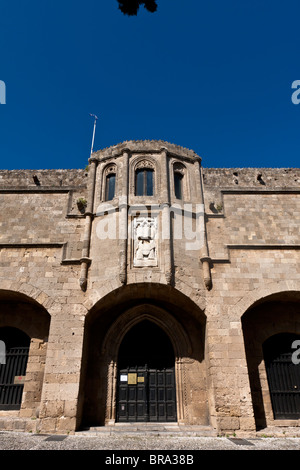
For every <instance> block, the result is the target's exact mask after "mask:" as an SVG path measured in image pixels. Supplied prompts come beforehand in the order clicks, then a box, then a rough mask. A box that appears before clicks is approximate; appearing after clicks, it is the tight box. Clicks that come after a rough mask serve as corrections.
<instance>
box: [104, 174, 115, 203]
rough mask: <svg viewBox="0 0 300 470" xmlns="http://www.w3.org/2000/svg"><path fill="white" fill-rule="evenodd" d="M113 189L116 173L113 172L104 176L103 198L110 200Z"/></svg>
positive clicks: (113, 195)
mask: <svg viewBox="0 0 300 470" xmlns="http://www.w3.org/2000/svg"><path fill="white" fill-rule="evenodd" d="M115 191H116V175H115V173H110V174H108V175H107V176H106V184H105V200H106V201H111V200H112V199H113V198H114V197H115Z"/></svg>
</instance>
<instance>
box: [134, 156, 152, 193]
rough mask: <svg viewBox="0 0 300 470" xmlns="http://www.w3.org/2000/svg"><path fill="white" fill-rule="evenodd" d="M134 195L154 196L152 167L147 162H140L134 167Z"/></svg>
mask: <svg viewBox="0 0 300 470" xmlns="http://www.w3.org/2000/svg"><path fill="white" fill-rule="evenodd" d="M135 195H136V196H153V195H154V167H153V164H152V163H151V162H150V161H148V160H143V161H140V162H139V163H138V164H137V166H136V167H135Z"/></svg>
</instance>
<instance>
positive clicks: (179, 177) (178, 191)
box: [174, 171, 183, 199]
mask: <svg viewBox="0 0 300 470" xmlns="http://www.w3.org/2000/svg"><path fill="white" fill-rule="evenodd" d="M182 183H183V174H182V173H179V172H178V171H175V173H174V189H175V197H176V199H182Z"/></svg>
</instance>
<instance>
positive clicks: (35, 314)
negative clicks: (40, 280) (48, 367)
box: [0, 282, 52, 419]
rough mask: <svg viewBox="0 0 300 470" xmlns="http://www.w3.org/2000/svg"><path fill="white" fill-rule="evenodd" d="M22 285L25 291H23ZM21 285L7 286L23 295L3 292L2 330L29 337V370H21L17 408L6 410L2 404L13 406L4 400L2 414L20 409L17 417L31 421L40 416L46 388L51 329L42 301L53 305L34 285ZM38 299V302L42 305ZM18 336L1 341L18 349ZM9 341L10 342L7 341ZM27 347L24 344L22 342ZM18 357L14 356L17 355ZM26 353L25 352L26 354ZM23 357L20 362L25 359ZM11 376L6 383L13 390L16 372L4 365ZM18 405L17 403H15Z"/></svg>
mask: <svg viewBox="0 0 300 470" xmlns="http://www.w3.org/2000/svg"><path fill="white" fill-rule="evenodd" d="M22 286H23V288H22ZM22 286H21V285H18V284H17V283H16V284H14V283H13V282H11V285H10V286H8V285H7V284H6V287H15V288H16V287H19V288H21V292H18V291H14V290H8V289H0V307H1V315H0V329H1V332H4V331H6V330H8V329H10V330H11V331H15V332H16V331H19V332H20V334H22V335H25V336H26V337H27V338H28V344H27V345H26V348H27V349H28V351H27V353H26V356H27V357H26V365H27V367H25V368H22V370H23V372H24V376H23V373H22V374H21V375H22V377H21V379H20V380H22V389H23V393H22V399H21V401H20V403H19V402H18V407H15V408H13V407H12V406H6V407H4V408H3V405H13V404H14V403H12V402H9V403H6V402H5V400H4V399H3V400H2V402H1V403H2V410H3V411H2V412H1V414H2V415H4V416H6V415H9V416H10V415H13V416H16V411H11V410H16V409H17V410H18V414H17V416H18V417H19V418H23V417H24V418H32V419H35V418H37V417H38V416H39V409H40V405H41V396H42V388H43V379H44V370H45V362H46V353H47V344H48V335H49V328H50V319H51V317H50V314H49V312H48V311H47V309H46V308H45V307H44V306H43V305H42V302H45V303H47V304H48V305H49V306H50V305H51V303H52V302H50V301H49V299H48V296H47V295H43V293H42V292H41V291H39V290H38V289H35V288H33V287H32V286H26V285H22ZM25 292H26V294H25ZM30 292H31V293H32V294H33V297H30V296H29V295H28V293H30ZM36 299H39V300H40V301H41V303H39V302H38V301H37V300H36ZM18 336H19V335H17V334H16V333H15V334H12V335H10V336H7V335H4V336H3V337H1V339H2V340H3V341H4V342H5V343H6V342H7V343H8V344H9V343H12V345H13V346H14V347H17V346H18V347H19V346H20V344H19V342H18V341H17V342H14V341H13V339H14V338H18ZM7 338H8V339H7ZM22 345H23V346H24V344H23V343H22ZM14 354H15V353H14ZM24 354H25V353H24ZM21 356H22V355H20V359H19V360H22V357H21ZM5 367H6V368H7V371H6V372H5V373H8V372H9V374H10V375H11V374H12V375H11V377H10V379H9V380H8V381H7V380H6V382H5V383H6V385H5V386H6V387H8V388H9V387H11V386H12V385H13V382H14V380H16V378H15V379H14V376H13V371H11V370H10V371H8V369H9V368H10V367H11V366H10V365H9V363H7V364H6V365H5ZM13 368H15V371H16V374H17V375H20V372H17V370H21V369H19V368H18V367H17V366H16V367H15V365H13ZM15 404H16V403H15Z"/></svg>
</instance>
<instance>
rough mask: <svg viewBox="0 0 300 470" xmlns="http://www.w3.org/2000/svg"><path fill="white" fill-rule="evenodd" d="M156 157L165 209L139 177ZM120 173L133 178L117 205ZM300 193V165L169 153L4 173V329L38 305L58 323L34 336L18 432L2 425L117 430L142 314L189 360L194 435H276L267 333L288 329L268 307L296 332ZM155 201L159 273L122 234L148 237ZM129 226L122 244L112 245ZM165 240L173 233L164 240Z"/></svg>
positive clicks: (125, 149) (150, 148)
mask: <svg viewBox="0 0 300 470" xmlns="http://www.w3.org/2000/svg"><path fill="white" fill-rule="evenodd" d="M143 160H145V161H149V162H150V163H149V164H150V165H153V168H154V169H155V171H156V173H155V185H156V186H155V191H156V192H155V195H154V197H152V198H150V199H149V198H147V197H136V196H135V194H134V185H135V182H134V181H135V180H134V171H135V165H137V164H140V162H142V161H143ZM204 163H205V162H204ZM174 165H177V168H179V169H180V171H183V173H184V177H185V180H184V187H183V199H182V200H177V199H176V197H175V196H174V182H173V177H172V175H173V169H174ZM108 166H112V167H113V169H114V170H115V169H116V170H117V171H118V178H117V184H116V194H115V198H114V200H113V201H110V204H109V207H106V206H105V203H106V201H105V200H104V199H105V198H104V194H105V191H104V190H105V175H106V171H107V169H108ZM299 183H300V170H299V169H284V168H283V169H280V168H279V169H275V168H274V169H270V168H219V169H218V168H205V166H204V167H202V168H201V159H200V157H198V156H197V155H196V154H195V153H194V152H193V151H192V150H188V149H183V148H182V147H179V146H176V145H172V144H168V143H165V142H162V141H145V142H140V141H137V142H132V141H128V142H124V143H122V144H118V145H116V146H113V147H110V148H108V149H104V150H101V151H99V152H95V153H94V154H93V155H92V158H91V159H90V162H89V167H88V170H80V169H79V170H14V171H7V170H1V171H0V209H1V211H0V214H1V216H0V266H1V270H0V306H1V308H2V310H1V316H0V326H4V325H5V324H13V325H15V324H19V325H22V324H23V323H22V322H23V321H24V318H23V317H22V315H21V313H20V312H19V310H18V313H17V314H16V315H15V316H14V313H13V312H14V309H13V305H15V304H13V302H17V303H18V305H19V304H20V302H21V303H23V304H24V305H25V306H26V308H25V310H26V309H27V310H28V311H30V312H31V313H30V314H28V315H29V316H28V318H29V317H31V316H32V315H33V311H34V310H35V309H37V311H38V312H40V315H41V316H40V319H43V318H44V316H43V315H44V313H43V314H42V313H41V312H42V311H43V312H46V313H47V315H48V316H49V319H50V318H51V321H50V320H49V322H48V323H47V321H46V320H43V322H42V325H41V329H40V331H39V332H33V331H31V330H30V328H29V329H28V331H29V335H30V337H31V341H32V346H31V352H30V358H31V359H30V366H29V368H28V375H27V382H26V383H25V391H24V399H23V403H22V407H21V410H20V411H19V412H18V413H17V414H16V413H11V414H10V413H8V414H6V415H7V416H8V417H10V419H12V418H15V420H14V421H10V423H14V424H9V425H8V424H7V423H6V424H5V422H4V421H5V420H4V418H5V416H6V415H5V416H3V412H1V413H0V417H1V419H2V421H0V425H1V426H3V427H6V428H7V427H9V426H11V428H13V429H15V428H17V427H20V428H21V427H22V428H23V429H25V428H26V426H27V428H26V429H29V428H30V429H33V424H32V422H30V423H29V421H28V422H27V424H26V426H25V425H24V426H25V428H24V426H23V425H22V424H21V423H20V421H19V420H20V419H21V418H24V419H32V417H36V418H37V420H36V422H35V423H36V425H35V429H36V430H41V431H45V432H68V431H71V432H74V431H75V430H76V429H78V427H79V426H80V425H81V424H82V422H89V420H91V415H92V414H93V413H94V415H95V416H97V417H98V418H97V419H98V424H102V425H103V424H105V423H107V422H110V423H111V422H112V421H114V419H115V401H114V400H115V395H114V394H115V380H116V378H115V377H116V376H115V374H116V370H117V363H116V358H117V350H118V347H119V346H120V344H121V341H122V334H121V333H122V331H121V332H120V330H119V329H118V328H120V325H121V326H122V328H123V327H124V328H126V321H127V320H128V321H130V322H131V323H130V324H135V323H136V322H137V321H138V319H139V315H141V317H144V316H145V318H148V319H150V320H151V321H154V322H156V323H157V324H158V325H159V326H161V327H162V328H163V329H165V331H167V332H169V334H170V337H172V339H173V341H174V345H175V346H174V347H175V349H176V348H177V356H176V364H175V367H176V374H177V391H178V394H179V395H178V396H179V399H178V406H179V416H180V420H181V422H182V423H187V424H202V425H208V424H209V425H211V426H212V427H213V428H214V429H216V430H217V432H220V433H224V432H241V431H247V432H253V431H255V429H256V427H257V424H258V421H259V420H260V421H259V422H260V423H261V422H262V418H261V417H262V415H264V416H265V425H266V426H270V425H274V421H273V420H272V412H271V408H270V399H269V398H268V388H267V386H266V379H265V375H264V372H263V371H262V372H261V375H260V377H261V381H262V385H261V387H262V388H261V390H262V393H263V395H264V400H263V401H257V400H256V401H255V399H253V396H255V394H257V390H258V389H259V387H260V385H259V386H257V383H255V385H253V380H254V379H253V377H254V376H253V374H252V375H251V374H250V376H249V367H250V369H251V368H252V369H253V367H254V366H255V367H256V366H257V363H258V362H259V361H262V362H261V363H260V364H259V365H258V366H257V367H258V368H259V370H260V371H261V369H263V367H264V365H263V359H262V358H261V356H259V352H258V351H259V348H260V346H261V341H262V338H260V337H256V336H255V332H256V328H258V327H259V328H264V329H265V331H268V332H269V334H272V331H274V328H273V327H271V326H270V321H271V320H270V315H271V314H270V310H268V313H267V314H264V305H265V304H264V303H265V302H269V301H271V300H272V301H274V296H275V297H276V296H277V297H276V302H280V305H279V306H278V304H277V307H276V308H277V310H276V318H277V330H281V329H284V328H285V323H284V321H282V320H281V318H282V316H284V313H282V314H281V313H280V306H282V308H283V310H282V312H284V305H286V304H285V302H287V299H288V301H289V302H293V305H296V308H297V306H299V295H298V294H297V293H299V292H300V285H299V283H300V268H299V248H300V243H299V228H300V227H299V226H300V203H299V194H300V184H299ZM79 199H84V200H85V204H84V205H83V206H80V205H79V204H78V202H79ZM185 204H187V205H188V208H189V210H188V211H186V206H185ZM203 204H204V206H203ZM151 205H152V206H153V205H154V207H155V210H154V213H152V214H151V217H152V218H153V214H154V218H155V217H156V216H157V220H156V222H157V230H158V232H157V233H158V234H159V236H158V238H157V240H156V242H155V243H156V245H155V247H156V250H157V252H156V254H155V263H154V262H153V263H152V262H151V260H150V261H149V260H148V259H147V256H145V259H146V260H147V262H146V263H145V262H144V264H143V263H141V264H140V265H139V264H135V263H134V256H135V254H134V253H135V252H134V250H135V246H134V242H133V240H131V239H129V240H128V239H127V238H126V239H125V240H124V239H122V237H119V236H118V234H120V228H121V229H124V228H125V232H126V235H128V233H129V234H132V233H133V230H134V225H132V224H134V217H135V216H137V215H138V216H139V217H142V218H143V219H144V221H145V223H147V220H146V219H147V216H148V210H149V206H151ZM169 208H171V209H172V210H171V214H169V212H168V211H169ZM131 210H133V211H132V212H131ZM138 211H141V212H140V213H139V212H138ZM155 211H156V212H155ZM184 211H185V212H184ZM183 214H184V218H182V215H183ZM178 220H180V221H181V223H184V222H189V223H190V228H191V230H192V232H194V233H198V234H200V235H201V236H200V241H201V243H200V245H199V244H198V245H197V244H195V246H194V248H191V247H190V246H189V244H190V243H191V242H193V241H194V240H190V239H189V237H188V236H187V233H186V232H184V233H183V236H175V235H176V224H177V222H178ZM152 222H153V220H152ZM152 222H151V223H152ZM110 224H112V225H110ZM114 224H115V227H116V234H117V236H116V237H103V236H101V234H102V235H103V230H104V231H105V229H108V228H109V227H114ZM177 228H178V226H177ZM162 230H166V231H167V233H169V235H170V237H169V238H168V237H166V238H164V239H163V238H162V236H161V234H162ZM256 304H261V307H260V310H259V313H258V310H257V311H255V312H254V313H253V316H252V313H251V312H252V310H251V307H252V306H253V305H256ZM145 305H146V306H148V307H147V308H149V310H147V308H146V311H144V310H143V308H144V307H145ZM18 308H19V307H18ZM278 309H279V310H278ZM248 311H250V313H248ZM266 311H267V310H266ZM293 311H294V310H293ZM145 312H146V313H145ZM46 313H45V314H46ZM37 315H39V314H38V313H37ZM293 315H294V316H293V320H291V322H292V321H293V322H294V323H295V325H296V326H295V327H294V331H296V332H297V331H298V332H299V334H300V323H299V322H298V321H296V316H295V313H293ZM245 318H246V320H245V321H244V319H245ZM40 319H39V321H40ZM125 320H126V321H125ZM39 321H37V324H39ZM291 322H290V323H291ZM29 323H30V322H29ZM27 326H28V325H27ZM173 330H174V331H173ZM111 332H113V333H111ZM110 334H111V336H109V335H110ZM172 335H173V336H172ZM107 338H112V342H111V346H109V347H108V346H107V344H108V343H107V341H108V340H107ZM181 342H182V343H184V345H183V344H182V345H180V343H181ZM245 342H246V344H245ZM252 343H253V344H254V343H255V348H254V349H253V351H255V357H256V359H255V360H252V359H251V351H252V349H251V348H252V346H251V345H252ZM105 345H106V349H105V347H104V346H105ZM249 358H250V359H249ZM251 361H252V362H251ZM253 361H254V362H253ZM255 361H256V362H255ZM257 387H258V388H257ZM253 400H254V401H253ZM262 407H264V408H265V409H264V411H261V408H262ZM268 407H269V408H268ZM257 410H258V411H257ZM257 416H259V419H258V418H257ZM3 420H4V421H3ZM1 423H2V424H1ZM275 424H276V423H275ZM289 424H290V423H289ZM293 425H294V426H297V425H298V424H297V423H293Z"/></svg>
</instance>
